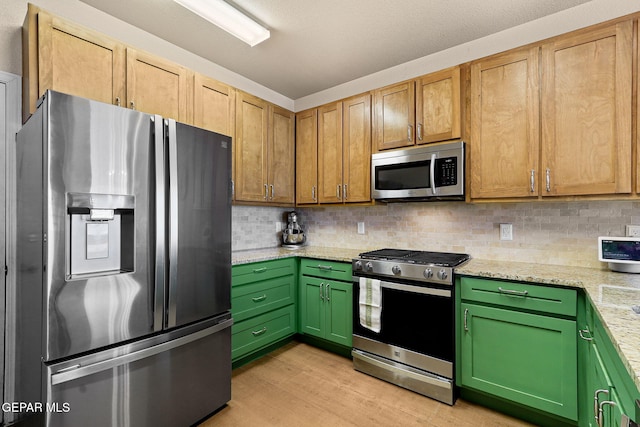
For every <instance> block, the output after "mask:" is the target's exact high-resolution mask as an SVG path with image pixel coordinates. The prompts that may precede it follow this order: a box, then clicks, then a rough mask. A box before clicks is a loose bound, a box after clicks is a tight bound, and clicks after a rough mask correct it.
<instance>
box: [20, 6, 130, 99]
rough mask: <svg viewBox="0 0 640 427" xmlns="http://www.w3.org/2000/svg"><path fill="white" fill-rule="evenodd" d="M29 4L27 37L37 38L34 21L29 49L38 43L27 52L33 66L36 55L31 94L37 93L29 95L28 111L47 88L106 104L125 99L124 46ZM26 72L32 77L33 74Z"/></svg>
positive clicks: (29, 61)
mask: <svg viewBox="0 0 640 427" xmlns="http://www.w3.org/2000/svg"><path fill="white" fill-rule="evenodd" d="M29 6H30V8H29V15H28V16H27V19H30V20H31V22H30V23H29V27H28V28H29V30H28V31H29V33H30V34H29V35H28V36H27V37H28V38H29V39H32V40H34V41H35V39H36V37H35V35H34V34H33V33H32V31H35V28H34V27H36V25H35V20H37V32H38V33H37V41H38V42H37V44H36V43H32V44H30V46H29V51H31V49H35V46H37V52H33V54H31V53H29V54H27V55H28V56H29V57H30V58H28V59H27V60H26V61H25V63H29V64H30V65H35V62H36V59H35V58H36V57H37V65H38V78H37V80H36V81H37V84H38V89H37V90H36V91H35V92H34V93H33V94H32V95H35V94H36V93H37V95H36V96H30V98H31V99H30V100H29V102H30V104H33V105H30V108H31V111H32V112H33V111H35V101H36V100H37V98H38V97H39V96H42V95H43V94H44V92H45V91H46V90H47V89H53V90H56V91H59V92H63V93H67V94H70V95H76V96H81V97H84V98H89V99H94V100H96V101H101V102H106V103H108V104H117V103H118V102H119V101H120V102H124V82H125V73H124V70H125V66H124V64H125V59H124V58H125V54H124V52H125V50H124V49H125V48H124V45H122V44H120V43H118V42H117V41H115V40H111V39H109V38H108V37H106V36H103V35H101V34H98V33H95V32H92V31H89V30H87V29H85V28H83V27H81V26H78V25H74V24H71V23H69V22H65V21H63V20H61V19H58V18H56V17H54V16H51V15H49V14H48V13H46V12H43V11H37V9H35V8H32V7H31V5H29ZM36 55H37V56H36ZM28 73H29V75H30V76H31V77H32V79H33V77H34V76H35V73H32V72H31V70H29V71H28ZM33 83H35V82H30V85H32V84H33ZM32 89H33V88H32V86H30V89H29V90H30V91H33V90H32Z"/></svg>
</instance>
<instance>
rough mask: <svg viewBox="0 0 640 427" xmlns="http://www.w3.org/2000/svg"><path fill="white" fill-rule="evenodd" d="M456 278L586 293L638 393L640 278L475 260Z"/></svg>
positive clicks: (308, 251)
mask: <svg viewBox="0 0 640 427" xmlns="http://www.w3.org/2000/svg"><path fill="white" fill-rule="evenodd" d="M366 250H369V249H366V248H365V249H362V250H356V249H342V248H330V247H316V246H306V247H301V248H298V249H295V250H291V249H285V248H280V247H277V248H266V249H256V250H246V251H236V252H233V254H232V264H233V265H236V264H247V263H251V262H257V261H266V260H273V259H280V258H288V257H304V258H318V259H325V260H330V261H342V262H351V260H352V259H353V258H356V257H357V256H358V254H359V253H361V252H364V251H366ZM456 274H460V275H465V276H480V277H486V278H493V279H503V280H514V281H520V282H530V283H540V284H544V285H552V286H563V287H571V288H581V289H584V290H585V293H586V295H587V297H588V298H589V300H590V302H591V303H592V305H593V306H594V307H595V309H596V312H597V313H598V315H599V316H600V319H601V320H602V323H603V325H604V327H605V329H606V330H607V333H608V335H609V338H610V339H611V342H612V343H613V345H614V347H615V348H616V349H617V351H618V353H619V355H620V358H621V359H622V362H623V364H624V365H625V367H626V368H627V370H628V372H629V375H630V376H631V377H632V378H633V380H634V382H635V385H636V387H638V389H639V390H640V314H636V313H635V312H634V311H633V310H632V308H631V307H632V306H634V305H638V306H640V274H627V273H616V272H611V271H609V270H604V269H603V270H599V269H593V268H585V267H571V266H561V265H548V264H534V263H523V262H512V261H508V262H506V261H494V260H483V259H471V260H470V261H469V262H468V263H467V264H465V265H464V266H462V267H460V268H457V269H456ZM579 327H582V326H581V325H579Z"/></svg>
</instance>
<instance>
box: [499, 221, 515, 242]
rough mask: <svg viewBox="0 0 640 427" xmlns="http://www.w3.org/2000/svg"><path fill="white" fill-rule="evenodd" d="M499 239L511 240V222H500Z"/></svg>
mask: <svg viewBox="0 0 640 427" xmlns="http://www.w3.org/2000/svg"><path fill="white" fill-rule="evenodd" d="M500 240H513V225H512V224H500Z"/></svg>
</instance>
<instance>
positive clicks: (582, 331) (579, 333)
mask: <svg viewBox="0 0 640 427" xmlns="http://www.w3.org/2000/svg"><path fill="white" fill-rule="evenodd" d="M585 333H586V334H589V330H588V329H580V330H579V331H578V335H580V338H582V339H583V340H585V341H593V337H585V336H584V334H585Z"/></svg>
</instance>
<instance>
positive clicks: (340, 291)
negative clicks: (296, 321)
mask: <svg viewBox="0 0 640 427" xmlns="http://www.w3.org/2000/svg"><path fill="white" fill-rule="evenodd" d="M299 292H300V298H299V301H300V306H299V311H300V332H301V333H303V334H307V335H311V336H314V337H317V338H322V339H325V340H329V341H331V342H334V343H336V344H340V345H344V346H347V347H351V345H352V321H353V319H352V317H351V314H352V312H353V309H352V294H353V292H352V286H351V283H344V282H340V281H334V280H327V279H321V278H317V277H308V276H301V277H300V284H299Z"/></svg>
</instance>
